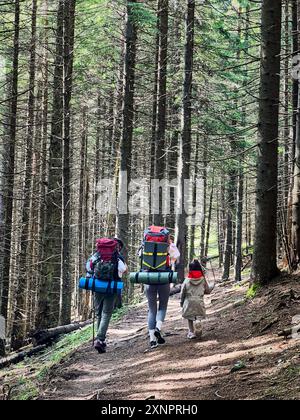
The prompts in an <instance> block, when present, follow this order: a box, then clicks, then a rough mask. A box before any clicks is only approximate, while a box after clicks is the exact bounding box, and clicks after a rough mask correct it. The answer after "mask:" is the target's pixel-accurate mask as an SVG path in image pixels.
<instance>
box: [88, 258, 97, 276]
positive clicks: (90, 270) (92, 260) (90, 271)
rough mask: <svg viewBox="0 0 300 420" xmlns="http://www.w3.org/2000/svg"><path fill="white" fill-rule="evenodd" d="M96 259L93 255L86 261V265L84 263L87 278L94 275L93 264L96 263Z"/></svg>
mask: <svg viewBox="0 0 300 420" xmlns="http://www.w3.org/2000/svg"><path fill="white" fill-rule="evenodd" d="M97 259H98V255H97V254H93V255H91V257H90V258H89V259H88V260H87V263H86V272H87V275H88V276H92V275H93V274H94V269H95V263H96V261H97Z"/></svg>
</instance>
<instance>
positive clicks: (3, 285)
mask: <svg viewBox="0 0 300 420" xmlns="http://www.w3.org/2000/svg"><path fill="white" fill-rule="evenodd" d="M19 44H20V1H19V0H16V1H15V19H14V48H13V71H12V76H11V77H12V78H11V92H10V96H11V104H10V115H9V144H8V148H7V149H8V152H7V161H6V171H5V176H6V179H5V189H6V192H5V198H4V203H3V204H4V209H5V219H4V240H3V243H4V244H3V269H2V273H1V279H0V289H1V310H0V314H1V315H2V316H3V317H4V318H5V319H6V320H7V315H8V296H9V283H10V282H9V279H10V262H11V261H10V257H11V239H12V229H13V225H12V223H13V205H14V172H15V147H16V138H17V111H18V81H19V46H20V45H19ZM0 347H1V348H2V351H3V348H4V346H3V343H2V344H0Z"/></svg>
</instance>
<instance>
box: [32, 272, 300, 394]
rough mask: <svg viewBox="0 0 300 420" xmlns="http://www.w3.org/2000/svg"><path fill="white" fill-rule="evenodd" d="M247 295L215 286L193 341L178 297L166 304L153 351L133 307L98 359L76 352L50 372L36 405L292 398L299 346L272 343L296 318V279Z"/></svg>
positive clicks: (299, 295) (299, 308) (299, 286)
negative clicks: (161, 334) (161, 335)
mask: <svg viewBox="0 0 300 420" xmlns="http://www.w3.org/2000/svg"><path fill="white" fill-rule="evenodd" d="M248 288H249V285H248V284H245V285H244V286H241V287H239V286H237V285H235V284H232V283H231V284H227V285H225V286H224V285H221V284H219V285H218V286H217V288H216V290H215V292H214V293H213V294H212V295H211V296H209V297H208V298H207V305H208V318H207V320H206V321H205V322H204V335H203V338H202V339H201V340H199V341H195V342H189V341H188V340H187V338H186V333H187V331H186V326H185V322H184V321H183V320H182V318H181V313H180V305H179V296H178V295H175V296H174V297H172V298H171V302H170V308H169V313H168V320H167V323H166V325H165V332H166V335H167V344H166V345H165V346H162V347H160V348H158V349H156V350H154V351H149V350H148V338H147V330H146V328H145V319H146V315H147V309H146V305H145V303H144V304H141V305H139V307H138V308H136V309H134V310H132V311H131V312H129V313H128V314H127V315H126V316H125V317H124V319H123V320H122V321H120V322H119V323H118V324H116V325H114V328H113V329H112V330H111V331H110V335H109V349H108V353H107V354H106V355H104V356H100V355H98V354H97V353H95V352H94V350H93V349H92V348H91V345H90V344H87V345H85V346H83V347H82V348H81V349H80V351H78V352H76V353H74V354H73V355H72V357H71V358H70V359H69V360H68V361H67V362H65V363H64V364H63V365H61V366H59V368H57V369H56V371H54V372H53V376H52V379H51V382H50V383H49V385H48V386H47V387H46V389H45V390H44V392H43V394H42V395H40V399H47V400H51V399H56V400H57V399H58V400H74V399H76V400H77V399H83V400H84V399H98V400H112V399H123V400H128V399H129V400H131V399H143V400H144V399H150V398H151V399H154V398H155V399H160V400H166V399H171V400H174V399H177V400H193V399H194V400H213V399H231V400H237V399H243V400H245V399H258V400H260V399H267V400H268V399H271V400H272V399H275V400H276V399H300V353H299V349H300V340H296V339H293V340H285V339H283V338H279V337H278V331H280V330H282V329H283V328H286V327H290V326H291V320H292V317H294V316H296V315H299V314H300V279H299V278H292V279H291V278H290V277H287V278H283V279H280V280H279V281H278V283H277V284H276V286H275V287H274V286H273V287H272V288H267V289H264V290H263V291H258V292H257V295H256V297H255V298H254V299H247V298H245V297H246V296H247V291H248ZM248 295H249V293H248ZM235 365H237V366H238V368H239V370H238V371H237V372H234V373H231V370H232V368H233V367H234V366H235Z"/></svg>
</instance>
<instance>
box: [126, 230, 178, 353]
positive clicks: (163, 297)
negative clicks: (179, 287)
mask: <svg viewBox="0 0 300 420" xmlns="http://www.w3.org/2000/svg"><path fill="white" fill-rule="evenodd" d="M170 248H172V250H171V249H170ZM170 251H171V256H170ZM139 256H140V258H141V271H140V272H139V273H132V275H131V281H132V282H134V283H143V284H145V293H146V296H147V299H148V306H149V313H148V328H149V336H150V347H151V349H154V348H156V347H158V345H163V344H165V342H166V341H165V339H164V338H163V333H162V327H163V323H164V321H165V318H166V315H167V309H168V303H169V298H170V285H171V283H175V282H176V279H177V273H174V272H173V271H172V263H175V262H176V258H178V257H179V256H180V253H179V251H178V249H177V248H176V246H175V245H174V244H173V241H172V239H170V232H169V231H168V230H167V229H166V228H164V227H157V226H151V227H149V228H148V229H147V230H146V231H145V233H144V242H143V245H142V247H141V249H140V252H139ZM171 260H172V263H171Z"/></svg>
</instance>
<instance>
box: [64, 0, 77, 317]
mask: <svg viewBox="0 0 300 420" xmlns="http://www.w3.org/2000/svg"><path fill="white" fill-rule="evenodd" d="M75 9H76V0H68V1H66V3H65V11H64V31H65V32H64V139H63V240H62V267H63V270H62V284H61V308H60V324H61V325H67V324H70V322H71V301H72V284H71V265H70V252H71V250H70V225H71V216H70V210H71V173H70V150H71V137H70V131H71V98H72V88H73V61H74V32H75Z"/></svg>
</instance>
